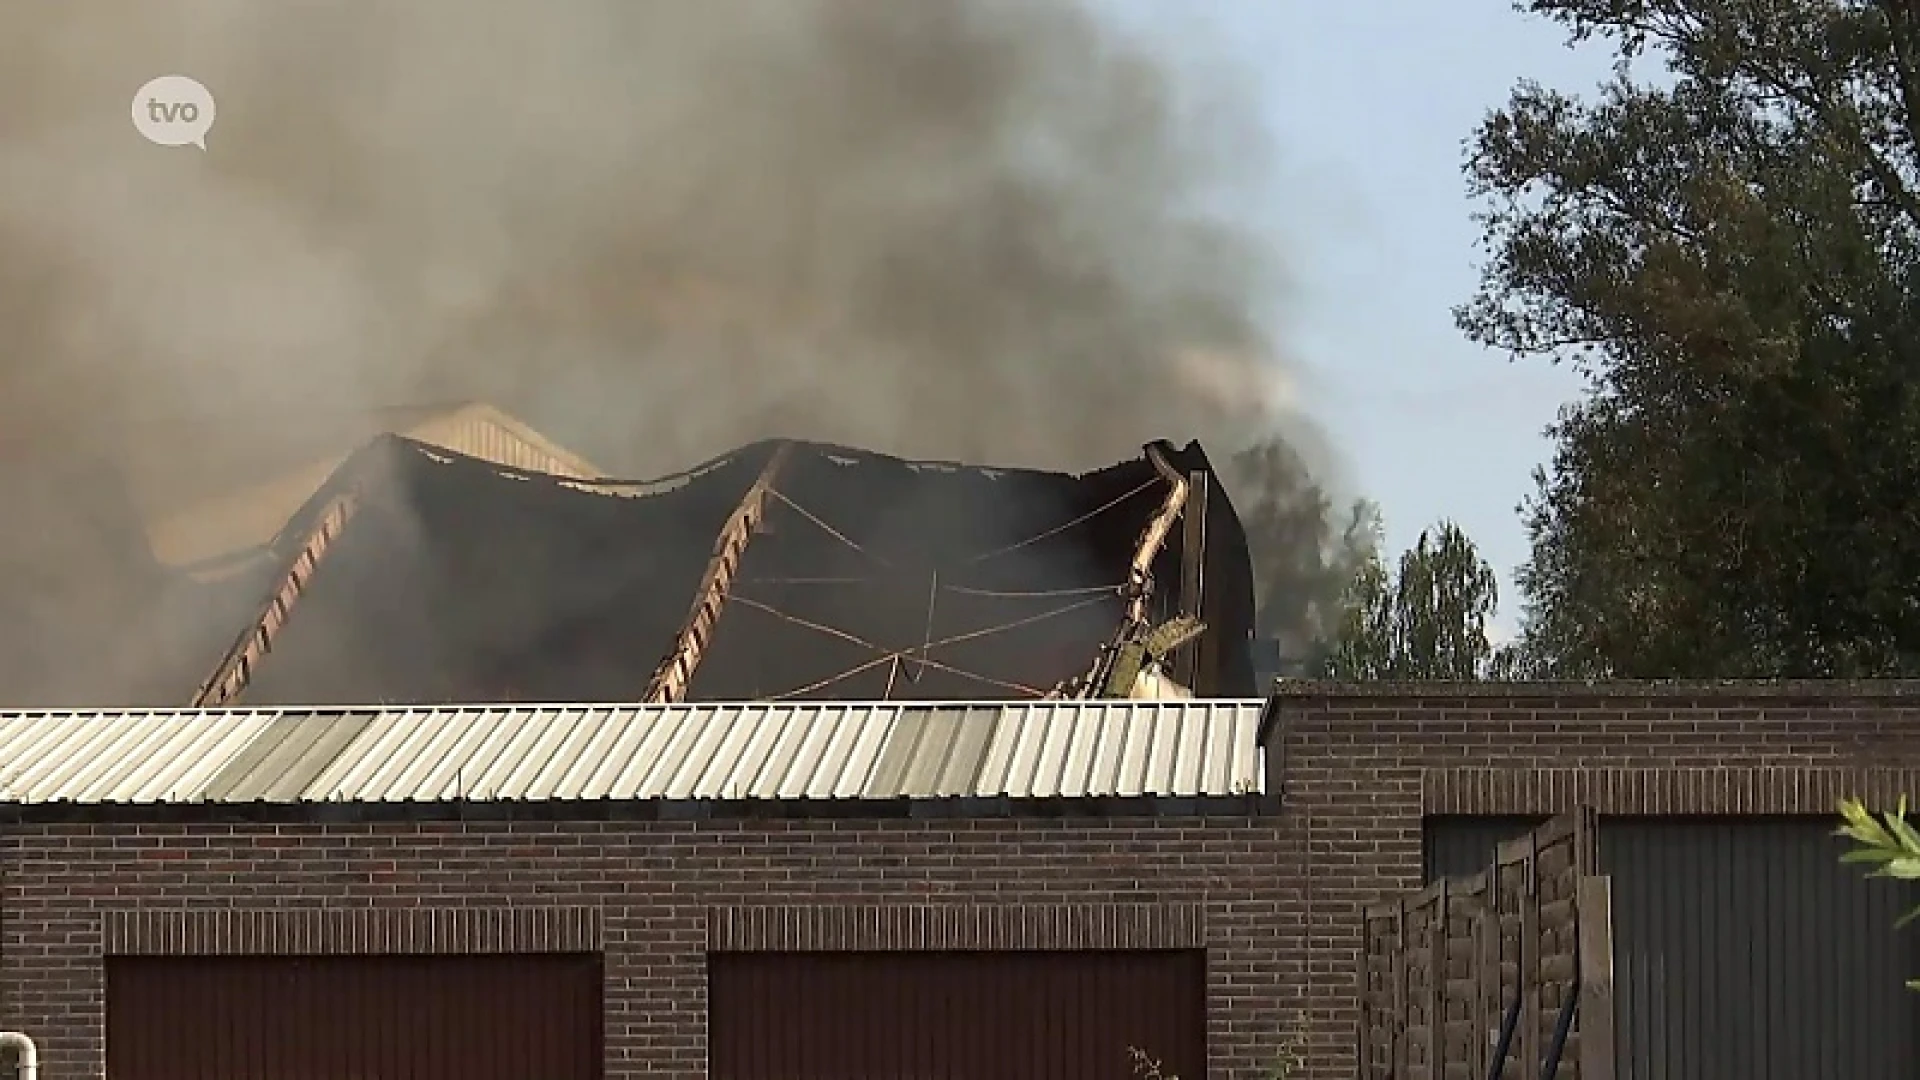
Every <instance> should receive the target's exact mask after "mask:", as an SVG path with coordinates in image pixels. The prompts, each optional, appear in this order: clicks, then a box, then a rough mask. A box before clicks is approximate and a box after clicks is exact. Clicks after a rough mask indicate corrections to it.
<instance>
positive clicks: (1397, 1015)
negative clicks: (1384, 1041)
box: [1392, 896, 1407, 1080]
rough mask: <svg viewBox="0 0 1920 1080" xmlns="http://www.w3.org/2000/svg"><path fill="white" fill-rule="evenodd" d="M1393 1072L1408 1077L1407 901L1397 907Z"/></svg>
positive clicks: (1401, 899) (1397, 901)
mask: <svg viewBox="0 0 1920 1080" xmlns="http://www.w3.org/2000/svg"><path fill="white" fill-rule="evenodd" d="M1393 927H1394V929H1393V941H1394V949H1393V1028H1392V1035H1393V1072H1392V1076H1393V1078H1394V1080H1402V1078H1403V1077H1405V1076H1406V1075H1407V898H1406V897H1405V896H1400V897H1397V898H1395V900H1394V904H1393Z"/></svg>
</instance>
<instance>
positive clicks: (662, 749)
mask: <svg viewBox="0 0 1920 1080" xmlns="http://www.w3.org/2000/svg"><path fill="white" fill-rule="evenodd" d="M1260 707H1261V704H1260V702H1257V701H1179V702H1158V701H1121V702H1075V701H1059V702H1046V703H1040V704H1018V705H1009V704H999V703H969V704H963V705H958V706H955V705H951V704H946V703H926V704H903V703H885V704H873V705H848V704H841V703H835V702H820V703H805V704H729V705H706V704H687V705H650V706H633V705H548V706H532V705H529V706H511V707H509V706H487V707H467V706H450V707H446V708H419V709H381V708H368V709H346V710H338V709H327V710H308V711H297V710H286V711H247V710H233V711H227V710H202V711H193V710H182V711H171V712H115V713H81V712H38V713H0V761H4V762H8V763H10V764H9V766H8V767H7V768H6V770H5V771H0V801H11V802H16V803H49V802H82V803H86V802H99V803H149V802H221V803H245V802H356V803H394V802H437V801H446V800H456V799H459V800H490V799H503V800H577V799H618V800H633V799H787V800H794V799H855V798H869V799H894V798H903V797H904V798H939V797H954V796H976V797H989V798H991V797H1011V798H1077V797H1087V796H1137V795H1143V794H1150V795H1169V796H1201V795H1232V794H1240V793H1245V792H1249V791H1257V790H1259V783H1260V776H1261V770H1260V767H1259V751H1258V748H1257V747H1256V746H1255V745H1254V739H1255V734H1256V731H1257V728H1258V724H1259V714H1260Z"/></svg>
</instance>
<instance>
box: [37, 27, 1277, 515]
mask: <svg viewBox="0 0 1920 1080" xmlns="http://www.w3.org/2000/svg"><path fill="white" fill-rule="evenodd" d="M166 73H180V74H187V75H191V76H193V77H195V78H197V79H199V80H200V81H202V82H203V83H205V84H206V85H207V86H208V87H209V88H210V89H211V90H212V92H213V94H214V95H215V97H216V99H217V100H218V103H219V120H218V123H217V125H216V126H215V127H214V128H213V130H212V132H211V133H210V135H209V137H208V146H209V149H208V151H207V152H205V153H202V152H200V151H198V150H195V149H191V148H184V149H163V148H160V147H156V146H151V145H149V144H147V143H145V142H144V141H143V140H141V139H140V138H139V137H138V136H137V134H136V133H135V132H134V130H133V129H132V125H131V124H130V122H129V101H130V99H131V95H132V93H133V91H134V90H135V89H136V88H138V87H139V86H140V85H141V84H143V83H144V82H146V80H147V79H149V78H151V77H152V76H154V75H158V74H166ZM1195 74H1196V69H1194V68H1186V69H1183V68H1181V67H1180V65H1178V64H1177V63H1175V62H1174V61H1172V60H1170V59H1168V58H1166V57H1164V56H1161V55H1158V54H1156V52H1155V51H1154V50H1153V49H1151V48H1149V47H1146V46H1143V45H1142V44H1141V43H1140V42H1138V41H1135V40H1132V39H1128V38H1125V37H1122V36H1120V35H1119V34H1118V33H1117V32H1115V31H1113V30H1110V29H1108V28H1106V27H1105V26H1104V25H1103V24H1102V23H1101V22H1100V21H1099V20H1098V19H1097V18H1095V17H1094V16H1092V15H1090V14H1089V13H1087V12H1086V11H1083V10H1081V9H1080V8H1078V7H1076V6H1074V5H1072V4H1069V3H1064V2H1063V3H1045V2H1040V0H913V2H910V3H909V2H874V0H721V2H715V0H555V2H551V3H533V2H531V0H407V2H406V3H391V4H334V3H325V2H320V0H281V2H276V3H272V4H262V3H258V2H255V0H168V2H165V3H158V2H154V0H92V2H89V3H84V4H58V5H56V4H53V3H26V4H10V5H6V6H5V7H4V8H3V9H0V92H3V93H4V97H0V100H4V101H5V102H7V107H6V108H4V109H0V143H3V144H4V145H5V147H6V152H5V154H4V155H0V331H3V332H4V334H5V339H4V340H5V345H4V347H3V348H0V432H4V433H5V436H6V438H5V440H4V442H3V443H0V446H4V447H5V448H6V449H5V450H3V451H0V453H5V454H10V455H12V456H13V457H14V458H15V460H20V461H26V460H34V461H45V460H49V459H50V458H54V457H69V456H71V457H87V458H104V459H109V460H112V461H114V462H116V463H118V466H119V467H120V468H122V469H123V470H125V471H126V473H127V474H128V476H129V478H130V483H131V484H132V486H133V487H134V488H135V490H136V492H137V494H138V495H139V496H140V497H141V499H142V500H143V501H144V502H146V503H148V504H149V505H152V504H156V503H167V502H175V501H179V500H185V499H189V498H191V497H193V496H194V495H196V494H201V493H205V492H207V491H209V490H211V489H215V488H218V487H219V486H220V485H221V484H222V483H225V482H227V481H229V480H230V479H232V478H234V477H237V476H238V475H240V474H241V473H245V472H247V470H249V469H250V468H255V467H259V468H264V467H266V466H265V464H264V463H268V462H279V461H286V462H292V461H295V460H299V459H301V458H302V456H303V455H308V454H310V453H318V452H323V451H337V450H339V449H341V448H340V447H338V446H328V445H326V441H327V439H328V438H329V437H330V436H329V432H330V431H332V430H334V429H336V428H337V427H338V426H339V421H340V419H341V418H343V417H353V416H356V415H364V414H366V413H368V412H369V411H370V410H373V409H377V408H380V407H384V406H394V405H406V404H417V403H422V402H431V401H450V400H463V399H482V400H488V401H491V402H493V403H495V404H498V405H501V406H502V407H504V408H507V409H508V410H509V411H511V412H514V413H516V414H518V415H521V416H522V417H524V418H525V419H527V420H529V421H530V422H532V423H533V424H534V425H535V426H536V427H539V428H541V429H542V430H544V431H546V432H548V433H549V434H551V435H553V436H554V437H555V438H556V439H558V440H559V441H561V442H562V443H564V444H567V445H570V446H573V447H575V448H577V449H579V450H581V451H582V452H583V453H585V454H586V455H587V456H588V457H589V458H592V459H594V460H596V461H598V462H599V463H600V464H602V465H603V466H605V467H608V468H610V469H614V470H617V471H620V472H623V473H627V474H629V475H638V474H647V473H654V472H663V471H667V470H670V469H672V468H675V467H678V466H681V465H684V464H687V463H690V462H692V461H694V460H698V459H700V458H703V457H706V456H709V455H711V454H713V453H716V452H719V451H721V450H724V449H725V448H727V447H730V446H733V445H738V444H741V443H744V442H747V441H750V440H753V439H758V438H763V437H766V436H770V435H792V436H798V437H804V438H816V439H823V440H828V441H836V442H842V443H848V444H852V445H857V446H861V447H866V448H870V449H875V450H881V451H887V452H892V453H896V454H901V455H905V456H913V457H935V458H950V459H961V460H972V461H980V462H982V463H992V464H1004V465H1027V466H1040V467H1059V468H1081V467H1088V466H1092V465H1098V464H1104V463H1106V462H1109V461H1112V460H1116V459H1118V458H1122V457H1126V456H1130V455H1132V454H1133V453H1136V452H1137V449H1138V447H1139V445H1140V443H1141V442H1143V441H1145V440H1147V439H1150V438H1155V437H1162V436H1166V437H1173V438H1187V437H1198V438H1201V439H1203V440H1208V441H1210V442H1211V443H1213V444H1215V445H1220V444H1231V443H1236V442H1245V441H1247V440H1249V439H1251V438H1252V437H1254V436H1256V435H1258V434H1260V433H1263V432H1267V431H1270V430H1272V429H1273V428H1274V426H1275V425H1276V423H1279V422H1281V421H1282V420H1283V419H1284V418H1287V417H1289V416H1290V415H1291V411H1290V408H1289V402H1288V400H1287V397H1286V393H1285V390H1286V388H1287V386H1288V379H1287V374H1286V368H1285V366H1284V365H1283V364H1282V363H1281V362H1280V360H1279V358H1278V353H1277V350H1276V348H1275V346H1274V343H1273V341H1272V340H1271V337H1270V335H1269V333H1268V330H1267V328H1266V327H1265V326H1263V324H1262V319H1261V312H1262V310H1263V309H1270V308H1271V304H1270V303H1269V301H1270V300H1271V298H1272V293H1273V290H1275V289H1276V288H1277V287H1278V286H1279V284H1280V283H1279V281H1278V280H1277V278H1276V276H1275V271H1276V269H1277V268H1276V267H1275V266H1274V265H1273V263H1272V260H1271V251H1270V249H1269V247H1268V245H1267V244H1266V243H1264V242H1263V239H1262V238H1261V237H1260V236H1259V235H1258V234H1257V233H1256V232H1254V231H1252V230H1249V229H1247V228H1244V227H1242V226H1239V225H1236V223H1235V222H1234V221H1233V220H1232V219H1231V218H1230V217H1227V216H1223V215H1222V214H1221V213H1220V212H1219V207H1220V205H1221V204H1222V202H1223V201H1224V200H1225V199H1228V198H1230V197H1231V196H1232V195H1233V194H1234V193H1244V192H1245V191H1248V190H1259V187H1260V184H1261V182H1262V180H1263V169H1264V165H1265V162H1266V156H1267V150H1266V147H1265V146H1264V145H1263V144H1262V141H1261V139H1260V137H1259V134H1258V131H1259V129H1258V126H1257V125H1256V124H1254V123H1252V122H1251V121H1250V119H1249V117H1247V116H1246V115H1244V113H1243V112H1242V111H1241V109H1242V107H1243V106H1244V105H1245V98H1244V95H1241V94H1240V92H1239V90H1240V88H1238V87H1236V86H1234V85H1233V84H1232V82H1231V79H1230V77H1229V76H1228V75H1225V74H1222V73H1221V72H1220V71H1219V70H1218V69H1215V70H1214V71H1213V72H1211V74H1210V75H1209V76H1208V78H1207V79H1198V78H1196V77H1195ZM1291 422H1297V418H1295V419H1294V420H1293V421H1291ZM80 497H82V493H80V492H76V493H75V498H80Z"/></svg>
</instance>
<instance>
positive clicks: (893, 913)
mask: <svg viewBox="0 0 1920 1080" xmlns="http://www.w3.org/2000/svg"><path fill="white" fill-rule="evenodd" d="M1819 689H1820V690H1821V691H1822V692H1823V693H1824V696H1816V695H1815V694H1814V693H1813V692H1812V691H1809V690H1807V689H1805V688H1792V687H1780V688H1774V689H1770V690H1756V689H1753V688H1738V687H1736V688H1704V687H1693V688H1684V687H1670V688H1647V687H1641V688H1626V689H1622V690H1614V691H1611V692H1604V693H1603V692H1596V691H1592V690H1586V689H1572V688H1563V687H1529V688H1519V689H1512V688H1509V689H1506V690H1502V691H1498V692H1496V691H1492V690H1486V691H1475V692H1470V693H1468V692H1461V691H1458V690H1456V691H1455V692H1454V693H1453V694H1452V695H1451V696H1448V697H1439V696H1436V695H1435V694H1434V691H1433V689H1432V688H1431V687H1428V688H1421V687H1379V688H1371V689H1366V690H1357V689H1354V688H1339V687H1326V686H1311V685H1309V686H1299V687H1294V688H1290V690H1289V691H1288V693H1287V695H1286V696H1285V698H1284V699H1283V700H1282V701H1281V703H1280V704H1281V708H1280V709H1278V710H1277V712H1276V720H1275V724H1274V731H1273V738H1272V746H1271V748H1270V750H1269V770H1270V773H1271V774H1272V775H1274V776H1275V777H1276V778H1281V779H1283V780H1284V786H1285V792H1286V798H1287V804H1286V809H1285V810H1284V811H1283V812H1282V813H1281V814H1280V815H1279V816H1277V817H1230V818H1229V817H1215V818H1205V819H1201V818H1145V817H1140V818H1104V819H1084V820H1072V821H1069V820H1039V819H995V820H973V821H966V820H940V819H928V820H909V819H899V820H869V821H733V822H721V821H713V822H699V823H695V822H662V821H646V822H641V821H636V822H625V823H623V822H612V821H609V822H594V823H571V824H569V823H551V822H549V823H536V822H466V823H445V822H441V823H433V822H413V823H400V822H393V823H361V824H324V825H323V824H313V823H295V822H288V823H280V824H273V823H249V824H233V823H228V824H167V825H159V824H111V823H107V824H44V823H43V824H36V823H31V822H28V823H15V824H12V825H9V826H6V828H5V832H4V845H5V846H4V852H3V855H0V873H3V874H4V889H3V891H0V991H4V997H3V998H0V1010H3V1015H0V1023H4V1024H5V1026H7V1027H19V1028H22V1029H24V1030H26V1031H28V1032H30V1033H32V1034H33V1035H34V1036H35V1037H36V1038H38V1039H39V1040H40V1041H41V1045H42V1049H43V1068H44V1070H45V1072H44V1075H45V1076H46V1077H47V1078H48V1080H69V1078H76V1080H77V1078H80V1077H94V1076H98V1075H99V1074H100V1069H101V1062H102V1031H103V998H104V987H103V975H102V971H103V969H102V964H101V957H102V955H103V953H105V952H109V951H111V952H166V951H198V952H208V951H212V952H222V951H226V952H234V951H275V950H293V951H342V950H343V949H347V948H349V947H351V948H354V949H361V950H371V951H377V950H380V949H401V948H421V947H423V946H422V942H423V941H424V942H428V943H429V944H428V946H427V947H431V948H434V949H439V950H443V951H462V950H468V951H471V950H472V949H477V948H486V947H500V946H501V945H502V943H508V944H512V945H513V946H514V947H520V948H541V947H562V946H563V945H566V946H578V945H579V944H580V943H581V942H582V941H586V940H591V941H594V942H597V943H598V944H599V946H600V947H601V948H603V949H604V950H605V952H606V957H607V966H606V971H607V980H608V982H607V1017H606V1036H607V1053H608V1066H609V1067H608V1076H610V1077H622V1078H624V1077H637V1076H640V1075H647V1076H676V1077H694V1076H699V1075H701V1074H702V1066H703V1060H704V1022H705V1021H704V993H705V991H704V978H703V970H702V965H703V961H704V956H705V954H706V951H707V950H708V949H709V948H778V947H782V946H783V945H810V946H812V947H880V946H886V947H908V948H914V947H919V948H927V947H943V946H963V945H969V944H973V945H981V946H987V947H1046V946H1049V945H1058V946H1087V945H1102V944H1104V945H1116V946H1130V945H1146V946H1152V945H1167V946H1180V945H1187V944H1192V943H1196V942H1198V943H1204V944H1205V946H1206V947H1207V948H1208V950H1209V954H1210V955H1209V972H1208V980H1209V991H1210V997H1211V1008H1212V1014H1211V1033H1210V1034H1211V1043H1212V1047H1213V1051H1212V1062H1213V1075H1214V1076H1216V1077H1229V1078H1232V1080H1252V1078H1253V1077H1255V1076H1257V1075H1260V1069H1261V1068H1263V1067H1264V1066H1265V1065H1266V1064H1267V1063H1268V1062H1269V1061H1270V1059H1271V1055H1272V1051H1273V1050H1274V1048H1275V1045H1276V1042H1277V1040H1278V1038H1279V1037H1280V1036H1281V1035H1282V1034H1283V1033H1284V1031H1286V1030H1287V1029H1289V1028H1294V1029H1299V1030H1303V1031H1305V1032H1306V1033H1307V1034H1308V1035H1309V1037H1310V1041H1311V1051H1312V1053H1311V1062H1310V1068H1309V1072H1308V1074H1309V1075H1310V1076H1313V1077H1329V1078H1331V1077H1347V1076H1351V1075H1352V1056H1353V1050H1352V1040H1353V1030H1354V1022H1355V1019H1356V1013H1355V1010H1354V1008H1353V1006H1352V996H1353V989H1354V968H1355V965H1356V963H1357V960H1358V955H1359V937H1358V909H1359V907H1360V906H1361V905H1362V904H1364V903H1366V902H1368V901H1370V900H1372V899H1374V898H1375V897H1377V896H1378V895H1380V894H1381V893H1383V892H1388V891H1392V890H1398V889H1404V888H1408V887H1411V886H1414V885H1416V884H1417V883H1418V878H1419V875H1420V866H1421V821H1422V817H1423V815H1425V814H1429V813H1499V814H1509V813H1551V812H1554V811H1557V810H1561V809H1565V808H1568V807H1571V806H1573V805H1575V804H1576V803H1578V802H1582V801H1584V802H1588V803H1591V804H1594V805H1597V806H1598V807H1599V809H1601V810H1602V811H1603V812H1611V813H1697V812H1722V813H1727V812H1764V813H1818V814H1824V813H1828V812H1830V809H1831V806H1832V802H1833V800H1834V798H1836V797H1837V796H1838V795H1839V794H1841V793H1846V792H1856V791H1858V792H1862V793H1865V794H1869V795H1890V794H1892V793H1894V792H1896V791H1898V790H1909V791H1913V792H1915V793H1916V794H1920V690H1915V691H1909V690H1908V689H1906V688H1904V687H1840V688H1819ZM847 905H859V906H861V907H862V909H863V911H861V912H859V913H857V914H852V915H850V914H847V913H846V912H839V913H836V912H835V911H833V910H831V909H833V908H836V907H845V906H847ZM510 906H511V907H515V908H528V907H534V908H536V909H538V908H541V907H550V908H552V909H553V910H552V912H551V913H550V914H535V915H528V914H526V913H525V912H521V913H518V914H514V913H509V912H506V911H505V910H504V909H506V908H508V907H510ZM436 909H459V910H461V911H464V912H466V915H465V916H463V917H456V916H453V915H449V914H445V913H436ZM208 912H228V913H229V914H225V915H209V914H207V913H208ZM196 913H197V914H196ZM1123 1069H1124V1062H1117V1063H1116V1068H1115V1075H1124V1072H1123Z"/></svg>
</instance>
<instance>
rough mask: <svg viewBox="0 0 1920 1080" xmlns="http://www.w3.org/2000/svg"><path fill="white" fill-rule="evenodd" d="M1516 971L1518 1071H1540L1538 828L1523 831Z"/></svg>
mask: <svg viewBox="0 0 1920 1080" xmlns="http://www.w3.org/2000/svg"><path fill="white" fill-rule="evenodd" d="M1521 881H1522V883H1523V884H1522V886H1521V898H1520V955H1519V957H1517V959H1518V960H1519V961H1520V970H1519V972H1518V973H1517V974H1518V975H1519V977H1518V978H1517V979H1515V980H1514V981H1515V982H1516V983H1517V984H1518V989H1519V991H1520V1003H1521V1004H1520V1071H1521V1074H1522V1075H1531V1074H1535V1073H1538V1072H1539V1071H1540V1054H1541V1050H1542V1047H1541V1045H1540V830H1538V829H1535V830H1534V831H1533V832H1530V833H1528V834H1527V854H1526V857H1525V859H1524V861H1523V863H1522V870H1521Z"/></svg>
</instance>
